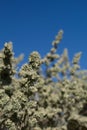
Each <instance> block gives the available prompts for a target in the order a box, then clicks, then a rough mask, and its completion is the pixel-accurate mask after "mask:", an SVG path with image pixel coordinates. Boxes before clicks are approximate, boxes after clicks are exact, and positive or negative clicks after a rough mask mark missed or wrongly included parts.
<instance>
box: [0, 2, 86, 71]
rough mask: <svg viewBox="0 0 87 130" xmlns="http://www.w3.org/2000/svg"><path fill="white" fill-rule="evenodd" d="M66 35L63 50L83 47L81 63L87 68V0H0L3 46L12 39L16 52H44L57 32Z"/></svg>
mask: <svg viewBox="0 0 87 130" xmlns="http://www.w3.org/2000/svg"><path fill="white" fill-rule="evenodd" d="M60 29H63V30H64V35H63V40H62V42H61V44H60V45H59V48H58V49H59V53H62V52H63V49H64V48H68V51H69V57H70V58H72V57H73V55H74V54H75V53H76V52H79V51H82V52H83V53H82V58H81V60H80V64H81V66H82V68H84V69H87V0H0V49H2V48H3V45H4V43H5V42H8V41H12V42H13V46H14V51H15V56H18V55H19V54H21V53H24V54H25V57H24V60H23V62H26V61H27V59H28V55H29V54H30V53H31V52H32V51H34V50H37V51H39V53H40V54H41V55H42V56H44V55H45V54H46V53H47V52H48V51H49V50H50V48H51V42H52V41H53V40H54V37H55V35H56V34H57V32H58V31H59V30H60Z"/></svg>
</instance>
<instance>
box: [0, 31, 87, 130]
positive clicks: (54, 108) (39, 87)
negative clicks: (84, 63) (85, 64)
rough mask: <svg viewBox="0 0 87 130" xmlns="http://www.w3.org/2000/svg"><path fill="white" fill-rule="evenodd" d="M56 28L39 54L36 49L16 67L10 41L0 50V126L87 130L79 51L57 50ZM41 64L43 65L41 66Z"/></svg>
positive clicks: (86, 76)
mask: <svg viewBox="0 0 87 130" xmlns="http://www.w3.org/2000/svg"><path fill="white" fill-rule="evenodd" d="M62 34H63V31H62V30H60V32H59V33H58V35H57V36H56V38H55V40H54V41H53V42H52V46H53V47H52V48H51V50H50V51H49V53H47V54H46V55H45V56H44V57H43V58H41V56H40V54H39V53H38V52H37V51H34V52H32V53H31V54H30V56H29V58H28V63H25V64H24V65H22V67H21V68H20V70H19V71H18V70H17V64H18V63H19V62H20V61H21V59H22V56H19V57H18V58H15V57H14V53H13V46H12V43H5V45H4V49H2V50H1V51H0V130H87V71H86V70H81V69H80V65H79V60H80V56H81V52H80V53H77V54H75V56H74V58H73V60H72V62H70V61H69V58H68V52H67V49H64V52H63V54H62V55H59V54H57V48H58V45H59V43H60V41H61V39H62ZM43 66H44V68H43Z"/></svg>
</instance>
